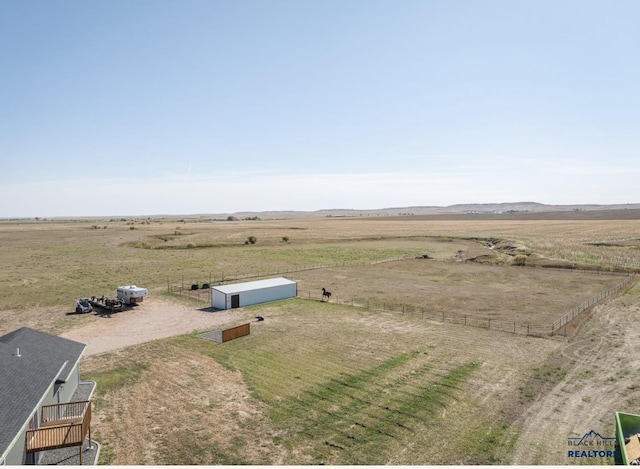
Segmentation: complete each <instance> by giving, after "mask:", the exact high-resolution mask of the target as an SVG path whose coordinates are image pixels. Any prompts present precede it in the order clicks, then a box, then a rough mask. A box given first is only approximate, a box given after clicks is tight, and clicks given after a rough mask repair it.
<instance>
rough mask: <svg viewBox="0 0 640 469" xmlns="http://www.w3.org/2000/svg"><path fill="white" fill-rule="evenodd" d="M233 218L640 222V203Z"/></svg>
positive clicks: (523, 204)
mask: <svg viewBox="0 0 640 469" xmlns="http://www.w3.org/2000/svg"><path fill="white" fill-rule="evenodd" d="M230 215H233V216H235V217H237V218H239V219H242V218H249V217H256V216H257V217H260V218H293V217H303V216H323V217H362V216H385V217H398V216H401V217H407V216H413V217H420V218H425V217H426V218H435V219H438V218H439V219H472V218H474V219H496V218H513V219H534V220H541V219H640V203H638V204H610V205H597V204H589V205H547V204H541V203H538V202H504V203H488V204H456V205H449V206H446V207H439V206H409V207H389V208H381V209H366V210H357V209H323V210H316V211H309V212H304V211H268V212H237V213H234V214H230Z"/></svg>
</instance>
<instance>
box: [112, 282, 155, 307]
mask: <svg viewBox="0 0 640 469" xmlns="http://www.w3.org/2000/svg"><path fill="white" fill-rule="evenodd" d="M148 294H149V292H148V291H147V289H146V288H142V287H136V286H135V285H127V286H124V287H118V299H119V300H120V301H122V302H123V303H124V304H126V305H137V304H138V303H142V301H143V300H144V297H145V296H147V295H148Z"/></svg>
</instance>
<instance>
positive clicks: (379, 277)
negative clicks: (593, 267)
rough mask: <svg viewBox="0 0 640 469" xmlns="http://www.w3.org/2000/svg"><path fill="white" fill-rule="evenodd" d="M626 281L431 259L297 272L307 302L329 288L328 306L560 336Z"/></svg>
mask: <svg viewBox="0 0 640 469" xmlns="http://www.w3.org/2000/svg"><path fill="white" fill-rule="evenodd" d="M626 277H627V276H626V275H613V274H609V273H597V272H596V273H594V272H581V271H573V270H563V269H540V268H526V267H524V268H523V267H513V266H510V267H505V266H489V265H479V264H474V263H455V262H434V261H432V260H427V259H405V260H400V261H394V262H387V263H381V264H376V265H371V266H366V267H362V266H352V267H334V268H327V269H321V270H310V271H306V272H299V273H297V274H296V275H295V279H296V280H297V281H298V292H299V296H301V297H303V298H304V297H306V298H311V299H318V300H320V299H322V298H321V297H322V292H321V288H322V287H325V288H326V289H328V290H329V291H331V294H332V296H331V299H330V301H334V302H338V303H345V304H352V305H355V306H362V307H365V308H368V309H374V310H383V311H384V310H387V311H395V312H400V313H406V314H412V315H416V316H418V317H421V318H425V319H431V320H438V321H442V322H454V323H459V324H464V325H473V326H476V327H486V328H493V329H496V330H502V331H505V332H513V333H518V334H530V335H551V334H553V333H554V332H555V331H558V330H559V329H560V327H561V326H563V325H564V324H566V319H565V321H564V323H562V324H560V320H561V318H563V317H565V316H566V315H567V313H568V312H570V311H571V310H573V309H574V308H575V307H576V306H578V305H580V304H582V303H583V302H585V301H588V300H590V299H591V298H592V297H595V296H597V295H602V292H605V291H609V290H610V289H613V288H614V287H616V286H617V285H618V284H620V283H622V282H623V281H624V280H625V278H626ZM600 299H602V298H600ZM590 305H591V304H590ZM574 316H575V315H574ZM554 324H555V326H554Z"/></svg>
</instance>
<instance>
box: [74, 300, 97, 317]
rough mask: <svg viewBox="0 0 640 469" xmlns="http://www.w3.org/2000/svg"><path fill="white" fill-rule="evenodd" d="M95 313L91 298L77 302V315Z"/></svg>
mask: <svg viewBox="0 0 640 469" xmlns="http://www.w3.org/2000/svg"><path fill="white" fill-rule="evenodd" d="M91 311H93V306H91V303H89V298H80V299H79V300H78V301H76V313H78V314H84V313H90V312H91Z"/></svg>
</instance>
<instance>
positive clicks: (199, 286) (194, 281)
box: [167, 256, 454, 297]
mask: <svg viewBox="0 0 640 469" xmlns="http://www.w3.org/2000/svg"><path fill="white" fill-rule="evenodd" d="M415 258H416V257H415V256H411V257H407V256H404V257H391V258H386V259H381V260H377V261H351V262H340V263H336V264H316V265H307V266H300V267H292V268H288V269H285V270H266V271H262V272H261V271H259V270H258V271H257V272H255V271H254V272H251V273H248V274H245V273H233V274H226V275H225V273H224V272H220V273H216V274H214V273H213V272H209V273H208V274H204V275H201V276H199V278H193V277H191V278H185V277H184V276H183V277H182V279H181V280H180V281H179V282H176V281H175V280H174V281H173V282H172V281H170V280H169V279H167V291H168V292H169V293H178V294H183V295H187V296H194V297H201V296H202V295H203V293H202V292H201V290H208V289H209V288H210V287H211V286H215V285H224V284H226V283H233V282H237V281H240V280H256V279H261V278H265V277H282V276H284V275H287V274H292V273H295V272H305V271H309V270H320V269H330V268H334V267H355V266H367V265H376V264H384V263H386V262H395V261H403V260H407V259H415ZM430 260H436V259H430ZM437 261H440V262H454V261H452V260H449V259H437ZM209 294H210V293H209V292H207V295H209Z"/></svg>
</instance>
